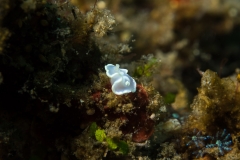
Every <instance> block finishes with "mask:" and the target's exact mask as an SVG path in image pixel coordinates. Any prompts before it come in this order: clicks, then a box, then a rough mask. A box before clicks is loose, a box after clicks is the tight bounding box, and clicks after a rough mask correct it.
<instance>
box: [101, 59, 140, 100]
mask: <svg viewBox="0 0 240 160" xmlns="http://www.w3.org/2000/svg"><path fill="white" fill-rule="evenodd" d="M119 67H120V66H119V64H116V66H114V65H113V64H108V65H106V66H105V70H106V74H107V76H108V77H109V78H111V84H112V91H113V93H115V94H116V95H122V94H125V93H130V92H136V86H137V84H136V81H135V80H134V79H133V78H132V77H131V76H129V75H128V74H127V72H128V70H127V69H121V68H119Z"/></svg>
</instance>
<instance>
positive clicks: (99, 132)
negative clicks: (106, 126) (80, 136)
mask: <svg viewBox="0 0 240 160" xmlns="http://www.w3.org/2000/svg"><path fill="white" fill-rule="evenodd" d="M95 138H96V140H97V141H99V142H103V141H104V140H106V138H107V136H106V134H105V132H104V130H102V129H98V130H96V132H95Z"/></svg>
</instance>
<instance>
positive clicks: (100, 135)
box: [89, 122, 129, 155]
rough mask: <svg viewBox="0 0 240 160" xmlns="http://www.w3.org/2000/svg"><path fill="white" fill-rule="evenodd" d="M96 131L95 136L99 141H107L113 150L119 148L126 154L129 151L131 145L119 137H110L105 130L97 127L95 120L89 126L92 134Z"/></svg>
mask: <svg viewBox="0 0 240 160" xmlns="http://www.w3.org/2000/svg"><path fill="white" fill-rule="evenodd" d="M93 132H95V133H94V134H93V135H95V138H96V140H97V141H99V142H106V143H107V145H108V148H109V149H111V150H116V149H118V150H119V151H120V152H121V153H122V154H124V155H126V154H128V152H129V147H128V144H127V142H125V141H122V140H119V139H117V138H109V137H107V135H106V133H105V131H104V130H103V129H97V124H96V123H95V122H94V123H92V124H91V125H90V127H89V133H90V135H91V134H92V133H93Z"/></svg>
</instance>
